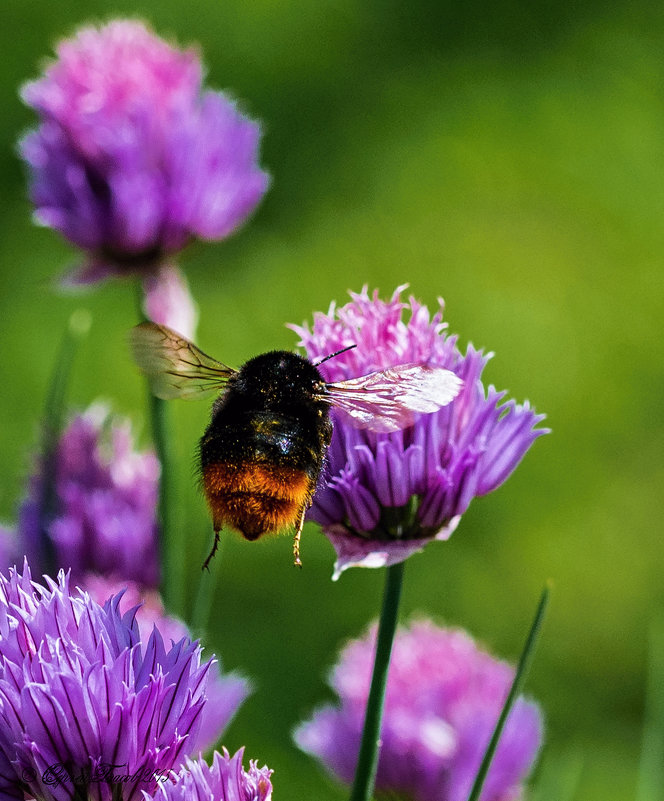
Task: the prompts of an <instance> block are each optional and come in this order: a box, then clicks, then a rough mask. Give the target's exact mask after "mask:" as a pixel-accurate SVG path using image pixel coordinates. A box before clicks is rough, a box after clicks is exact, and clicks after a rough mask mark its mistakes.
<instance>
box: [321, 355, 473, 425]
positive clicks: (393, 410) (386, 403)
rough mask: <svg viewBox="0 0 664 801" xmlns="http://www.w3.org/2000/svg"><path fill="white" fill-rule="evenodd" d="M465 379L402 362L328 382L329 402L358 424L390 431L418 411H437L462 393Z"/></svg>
mask: <svg viewBox="0 0 664 801" xmlns="http://www.w3.org/2000/svg"><path fill="white" fill-rule="evenodd" d="M462 386H463V381H462V380H461V379H460V378H459V377H458V376H456V375H455V374H454V373H453V372H452V371H451V370H444V369H443V368H442V367H428V366H427V365H421V364H400V365H397V366H396V367H389V368H388V369H387V370H379V371H378V372H375V373H369V374H368V375H364V376H361V377H360V378H351V379H350V380H348V381H339V382H337V383H334V384H326V389H327V392H328V395H327V398H328V400H329V402H330V403H331V404H332V405H333V406H334V407H336V408H337V409H341V410H342V411H343V412H345V413H346V415H347V416H348V422H349V423H350V424H351V425H353V426H355V427H356V428H368V429H370V430H371V431H377V432H381V433H387V432H390V431H399V430H400V429H402V428H407V427H408V426H410V425H412V424H413V423H414V422H415V418H416V416H417V415H418V414H429V413H431V412H436V411H438V409H440V408H441V407H442V406H446V405H447V404H448V403H450V401H452V400H454V398H455V397H456V396H457V395H458V394H459V391H460V389H461V387H462Z"/></svg>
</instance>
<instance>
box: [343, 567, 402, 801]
mask: <svg viewBox="0 0 664 801" xmlns="http://www.w3.org/2000/svg"><path fill="white" fill-rule="evenodd" d="M404 564H405V563H404V562H399V563H398V564H396V565H390V567H388V568H387V576H386V579H385V593H384V595H383V608H382V610H381V613H380V623H379V624H378V637H377V640H376V657H375V660H374V669H373V675H372V677H371V687H370V689H369V699H368V701H367V710H366V714H365V718H364V730H363V732H362V741H361V743H360V753H359V754H358V758H357V768H356V769H355V781H354V783H353V789H352V792H351V795H350V801H371V799H372V798H373V792H374V786H375V784H376V771H377V769H378V756H379V746H380V729H381V723H382V720H383V705H384V702H385V688H386V685H387V674H388V670H389V667H390V657H391V655H392V643H393V642H394V633H395V631H396V627H397V619H398V616H399V601H400V599H401V588H402V586H403V572H404Z"/></svg>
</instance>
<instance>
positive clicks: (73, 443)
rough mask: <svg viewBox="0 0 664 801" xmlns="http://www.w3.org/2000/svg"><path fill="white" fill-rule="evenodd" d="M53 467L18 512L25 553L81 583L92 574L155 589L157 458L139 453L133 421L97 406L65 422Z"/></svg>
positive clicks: (33, 484) (43, 568)
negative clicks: (47, 490)
mask: <svg viewBox="0 0 664 801" xmlns="http://www.w3.org/2000/svg"><path fill="white" fill-rule="evenodd" d="M48 469H49V470H50V471H52V475H45V474H44V465H39V467H38V470H37V472H36V473H35V474H34V475H33V476H32V478H31V479H30V482H29V485H28V496H27V498H26V500H25V501H24V502H23V504H22V506H21V509H20V511H19V520H18V526H17V540H18V543H17V545H16V547H17V548H18V550H19V554H18V556H19V558H20V559H21V560H22V558H23V556H24V555H27V557H28V560H29V561H30V563H31V564H32V565H33V568H34V569H35V570H39V571H40V572H50V571H51V570H54V569H59V568H65V569H66V570H71V572H72V576H73V580H74V581H75V582H76V583H81V582H82V581H83V578H84V576H86V575H87V574H90V573H93V574H98V575H101V576H106V577H109V578H113V577H114V578H116V579H118V580H122V581H124V582H127V581H135V582H136V583H137V584H139V585H140V586H141V587H143V588H154V587H156V586H157V584H158V582H159V555H158V552H157V551H158V549H157V512H156V509H157V494H158V482H159V472H160V469H159V462H158V460H157V457H156V456H155V455H154V453H153V452H152V451H138V450H136V447H135V443H134V436H133V433H132V430H131V425H130V423H129V421H128V420H126V419H123V418H120V417H115V416H113V415H111V413H110V410H109V408H108V406H106V405H104V404H100V403H98V404H93V405H92V406H90V407H89V408H88V409H87V410H86V411H85V412H83V413H82V414H78V415H76V416H75V417H73V419H72V420H71V421H70V422H69V424H68V425H67V426H66V428H65V430H64V431H63V433H62V435H61V436H60V439H59V441H58V443H57V447H56V450H55V454H54V458H53V459H52V464H50V465H49V466H48ZM45 481H48V482H51V484H52V489H53V492H52V493H51V495H52V497H51V498H50V499H49V502H48V503H46V502H45V497H44V482H45ZM0 567H1V566H0Z"/></svg>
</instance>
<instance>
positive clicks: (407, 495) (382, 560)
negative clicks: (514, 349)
mask: <svg viewBox="0 0 664 801" xmlns="http://www.w3.org/2000/svg"><path fill="white" fill-rule="evenodd" d="M404 289H405V286H402V287H399V288H397V289H396V291H395V292H394V294H393V295H392V297H391V298H390V300H388V301H383V300H381V299H380V298H379V297H378V292H377V291H376V292H374V293H373V294H371V295H370V294H369V293H368V291H367V288H366V287H365V288H364V289H363V290H362V292H361V293H359V294H355V293H351V301H350V302H349V303H347V304H346V305H345V306H341V307H340V308H336V306H335V305H334V304H332V305H331V306H330V309H329V311H328V313H327V314H324V313H317V314H315V315H314V320H313V326H312V327H311V328H310V327H309V326H308V325H307V324H304V325H302V326H291V328H292V329H293V330H294V331H295V332H296V333H297V334H298V335H299V337H300V343H299V344H300V345H301V346H302V347H304V348H305V350H306V352H307V355H308V357H309V358H310V359H311V360H313V361H316V360H319V359H322V358H324V357H325V356H328V355H329V354H330V353H334V352H335V351H338V350H341V349H342V348H347V347H349V346H353V345H354V346H355V347H354V348H352V349H351V350H347V351H346V352H344V353H341V354H340V355H338V356H335V357H334V358H333V359H330V360H329V361H326V362H325V363H324V364H321V366H320V370H321V373H322V374H323V376H324V378H325V380H326V381H328V382H334V381H343V380H346V379H349V378H356V377H358V376H361V375H365V374H367V373H370V372H372V371H374V370H381V369H384V368H386V367H392V366H395V365H398V364H405V363H419V364H426V365H431V366H437V367H443V368H446V369H448V370H451V371H453V372H454V373H456V375H457V376H458V377H459V378H461V379H462V380H463V387H462V389H461V391H460V392H459V394H458V395H457V397H456V398H455V399H454V400H453V401H452V402H451V403H450V404H449V405H447V406H445V407H443V408H442V409H440V410H439V411H437V412H434V413H433V414H424V415H421V416H420V417H419V418H418V419H417V421H416V422H415V424H414V425H413V426H411V427H410V428H407V429H405V430H402V431H397V432H395V433H391V434H378V433H375V432H372V431H368V430H366V429H359V428H357V427H354V426H353V425H351V424H349V422H348V420H347V419H346V418H344V417H343V416H342V415H341V414H340V413H338V412H336V411H335V410H334V409H333V410H332V416H333V419H334V433H333V436H332V442H331V444H330V447H329V449H328V453H327V463H326V468H325V470H324V473H323V476H322V478H321V481H320V483H319V486H318V490H317V492H316V495H315V496H314V502H313V506H312V508H311V509H310V511H309V514H308V518H309V519H311V520H314V521H316V522H317V523H319V524H320V525H321V526H322V528H323V532H324V533H325V534H326V535H327V537H328V538H329V539H330V541H331V542H332V544H333V546H334V548H335V550H336V553H337V563H336V568H335V577H338V576H339V574H340V573H341V572H342V571H343V570H345V569H346V568H348V567H352V566H363V567H381V566H383V565H390V564H394V563H397V562H401V561H403V560H404V559H406V558H407V557H408V556H410V555H411V554H412V553H414V552H416V551H419V550H421V549H422V548H423V546H424V545H426V544H427V543H428V542H430V541H431V540H446V539H447V538H448V537H449V536H450V535H451V534H452V532H453V531H454V530H455V528H456V527H457V525H458V523H459V520H460V518H461V515H462V514H463V513H464V512H465V511H466V509H467V508H468V506H469V504H470V502H471V500H472V499H473V498H474V497H476V496H482V495H486V494H487V493H489V492H491V491H492V490H494V489H496V488H497V487H499V486H500V485H501V484H502V483H503V482H504V481H505V480H506V479H507V478H508V476H509V475H510V474H511V473H512V471H513V470H514V469H515V468H516V466H517V465H518V464H519V462H520V461H521V459H522V458H523V456H524V454H525V453H526V451H527V450H528V449H529V448H530V446H531V445H532V443H533V442H534V440H535V439H537V437H539V436H541V435H542V434H545V433H547V429H544V428H536V426H537V424H538V423H540V422H541V421H542V420H543V419H544V415H538V414H536V413H535V412H534V410H533V409H532V408H531V406H530V405H529V403H528V402H527V401H526V402H525V403H524V404H522V405H519V404H517V403H515V402H514V401H513V400H506V392H504V391H501V392H499V391H497V390H496V389H495V388H494V387H493V386H489V387H488V389H485V387H484V385H483V383H482V380H481V374H482V370H483V369H484V367H485V365H486V363H487V361H488V360H489V358H490V355H491V354H484V353H483V352H482V351H480V350H476V349H475V348H474V347H473V346H472V345H469V346H468V348H467V350H466V353H465V354H462V353H461V352H460V350H459V348H458V347H457V337H456V336H448V335H447V331H446V329H447V324H446V323H443V321H442V316H443V302H442V300H440V301H439V308H438V310H437V311H436V312H435V314H434V315H433V316H431V315H430V313H429V310H428V309H427V308H426V306H424V305H422V304H421V303H419V302H418V301H417V300H415V299H414V298H412V297H411V298H410V300H409V301H408V302H406V301H404V300H402V298H401V294H402V292H403V290H404ZM408 313H409V314H408ZM405 314H407V316H406V318H405V319H404V315H405Z"/></svg>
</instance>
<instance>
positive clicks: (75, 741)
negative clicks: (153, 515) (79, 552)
mask: <svg viewBox="0 0 664 801" xmlns="http://www.w3.org/2000/svg"><path fill="white" fill-rule="evenodd" d="M46 582H47V586H45V587H44V586H40V585H39V584H37V583H33V582H32V581H31V575H30V569H29V567H28V565H27V562H26V563H25V565H24V568H23V574H22V575H21V574H19V573H18V572H17V571H16V570H14V569H12V570H10V571H9V574H8V575H0V797H2V798H7V799H11V798H17V799H23V798H24V797H29V798H35V799H38V801H63V800H64V799H71V798H85V799H89V800H90V801H129V800H130V799H139V798H141V791H143V790H145V791H146V792H154V791H155V790H156V785H157V781H158V780H159V778H160V777H163V776H166V775H169V773H170V771H171V770H173V769H175V770H177V769H179V767H180V766H181V765H182V763H183V761H184V758H185V756H187V754H188V753H190V748H191V746H192V744H193V743H194V741H195V737H196V732H197V728H198V725H199V721H200V716H201V712H202V709H203V705H204V703H205V698H206V695H205V684H206V677H207V673H208V670H209V666H210V663H209V662H208V663H207V664H203V665H201V659H200V654H201V650H200V647H199V646H198V644H196V643H192V642H190V641H189V640H188V639H182V640H180V641H179V642H178V643H175V644H173V645H171V646H170V647H165V646H164V642H163V640H162V637H161V635H160V634H159V632H158V631H157V630H156V629H155V630H154V631H153V633H152V634H151V635H150V639H149V640H148V643H147V645H146V646H145V647H143V645H142V644H141V642H140V637H139V632H138V626H137V624H136V620H135V616H134V612H133V611H130V612H128V613H126V614H124V615H122V614H121V613H120V611H119V601H120V599H119V598H118V597H115V598H112V599H110V600H109V601H108V602H107V603H106V604H105V605H104V606H103V607H101V606H99V604H97V603H95V602H94V601H93V600H92V599H91V598H90V597H89V595H87V593H71V592H70V589H69V578H68V577H67V576H65V574H64V573H63V572H62V571H61V572H60V574H59V576H58V580H57V583H56V582H54V581H52V580H51V579H48V578H47V579H46ZM24 793H25V796H24Z"/></svg>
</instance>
